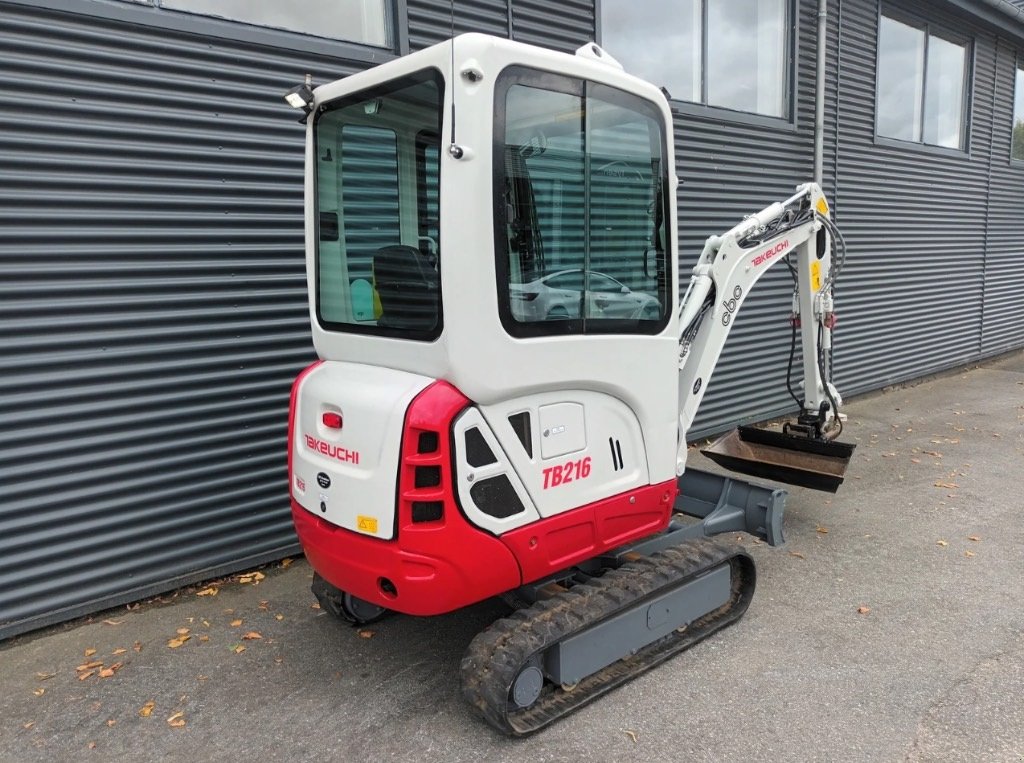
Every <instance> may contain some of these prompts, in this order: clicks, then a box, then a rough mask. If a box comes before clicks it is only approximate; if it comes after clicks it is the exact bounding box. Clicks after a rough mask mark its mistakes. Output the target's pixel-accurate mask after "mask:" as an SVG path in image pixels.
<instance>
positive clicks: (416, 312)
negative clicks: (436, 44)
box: [314, 73, 441, 339]
mask: <svg viewBox="0 0 1024 763" xmlns="http://www.w3.org/2000/svg"><path fill="white" fill-rule="evenodd" d="M440 108H441V81H440V77H439V75H436V73H434V74H432V73H421V74H417V75H412V76H410V77H406V78H403V79H402V80H398V81H396V82H393V83H390V84H388V85H386V86H384V88H378V89H376V90H373V91H370V92H367V93H364V94H360V95H356V96H352V97H349V98H346V99H343V100H341V101H337V102H334V103H329V104H327V106H326V110H325V111H324V112H323V113H321V114H319V115H318V117H317V121H316V127H315V130H314V135H315V146H314V150H315V152H316V157H317V198H316V201H317V214H318V223H319V237H318V238H319V247H318V257H317V314H318V316H319V318H320V321H321V323H322V324H323V325H324V326H325V328H329V329H333V330H339V331H357V332H363V333H383V334H386V335H389V336H403V337H408V338H413V339H431V338H434V337H436V336H437V334H438V333H440V326H441V313H440V294H439V291H440V277H439V271H438V268H439V265H440V252H439V250H438V243H439V222H438V213H439V207H438V179H439V155H440V151H439V142H438V141H439V138H438V136H439V135H440V116H441V112H440Z"/></svg>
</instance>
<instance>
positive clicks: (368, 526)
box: [356, 514, 377, 535]
mask: <svg viewBox="0 0 1024 763" xmlns="http://www.w3.org/2000/svg"><path fill="white" fill-rule="evenodd" d="M356 527H357V528H359V531H360V532H364V533H373V534H374V535H376V534H377V517H364V516H363V515H362V514H360V515H358V516H357V517H356Z"/></svg>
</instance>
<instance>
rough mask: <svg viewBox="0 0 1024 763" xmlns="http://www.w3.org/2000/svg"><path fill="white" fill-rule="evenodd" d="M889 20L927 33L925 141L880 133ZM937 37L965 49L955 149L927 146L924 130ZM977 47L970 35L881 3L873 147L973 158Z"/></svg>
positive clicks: (923, 88) (923, 85) (877, 24)
mask: <svg viewBox="0 0 1024 763" xmlns="http://www.w3.org/2000/svg"><path fill="white" fill-rule="evenodd" d="M883 17H885V18H889V19H891V20H892V21H895V22H897V23H900V24H904V25H906V26H909V27H913V28H914V29H918V30H921V31H923V32H924V72H923V74H922V80H921V124H920V127H921V135H922V140H919V141H918V140H904V139H902V138H892V137H889V136H888V135H882V134H880V133H879V132H878V104H879V86H880V81H879V72H880V70H881V59H882V46H881V39H882V18H883ZM933 36H934V37H938V38H940V39H942V40H945V41H946V42H951V43H953V44H954V45H962V46H963V47H964V78H963V83H962V86H963V114H962V115H961V117H960V120H961V121H960V127H961V144H960V146H958V147H956V148H952V147H950V146H941V145H938V144H936V143H925V142H924V139H923V136H924V126H925V122H924V119H925V98H927V94H928V40H929V38H930V37H933ZM977 47H978V46H977V45H976V44H975V39H974V38H973V37H971V36H969V35H963V34H958V33H956V32H953V31H950V29H949V28H948V27H947V26H945V25H944V24H942V23H936V22H934V21H931V20H930V19H927V18H925V17H923V16H918V15H917V14H914V13H911V12H909V11H905V10H902V9H900V8H894V7H893V6H891V5H889V4H887V3H879V5H878V11H877V16H876V19H875V92H874V98H875V104H874V107H875V108H874V125H873V128H872V129H873V132H874V143H875V145H878V146H884V147H888V148H900V149H908V150H911V151H922V152H924V153H930V154H936V155H939V156H949V157H961V158H963V157H966V158H970V155H971V128H972V126H973V119H972V117H973V112H974V67H975V55H976V53H977Z"/></svg>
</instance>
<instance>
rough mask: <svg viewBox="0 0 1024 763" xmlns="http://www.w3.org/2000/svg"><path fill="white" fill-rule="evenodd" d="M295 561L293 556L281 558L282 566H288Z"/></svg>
mask: <svg viewBox="0 0 1024 763" xmlns="http://www.w3.org/2000/svg"><path fill="white" fill-rule="evenodd" d="M294 561H295V560H294V559H292V558H291V557H287V558H286V559H282V560H281V566H282V567H287V566H288V565H289V564H291V563H292V562H294Z"/></svg>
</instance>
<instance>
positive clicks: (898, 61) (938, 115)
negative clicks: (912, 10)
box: [876, 15, 967, 148]
mask: <svg viewBox="0 0 1024 763" xmlns="http://www.w3.org/2000/svg"><path fill="white" fill-rule="evenodd" d="M966 103H967V43H966V42H963V41H958V40H956V39H954V38H953V36H952V35H947V34H945V33H944V32H941V31H939V30H936V29H935V28H934V27H932V26H930V25H928V24H925V23H913V22H909V21H904V20H897V19H894V18H891V17H889V16H885V15H883V16H882V17H881V23H880V25H879V30H878V100H877V106H876V114H877V128H876V129H877V131H878V134H879V135H881V136H882V137H885V138H895V139H897V140H906V141H912V142H914V143H928V144H930V145H933V146H945V147H946V148H963V146H964V132H965V130H964V124H965V121H966V120H965V119H964V116H965V104H966Z"/></svg>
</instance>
